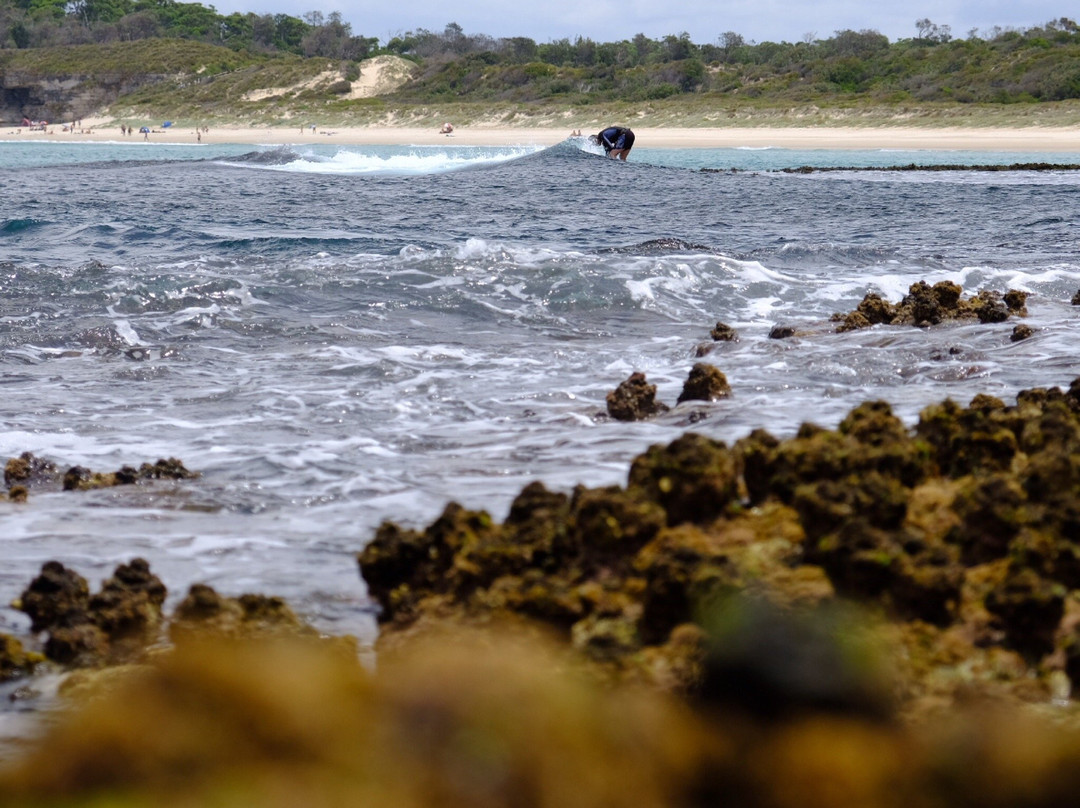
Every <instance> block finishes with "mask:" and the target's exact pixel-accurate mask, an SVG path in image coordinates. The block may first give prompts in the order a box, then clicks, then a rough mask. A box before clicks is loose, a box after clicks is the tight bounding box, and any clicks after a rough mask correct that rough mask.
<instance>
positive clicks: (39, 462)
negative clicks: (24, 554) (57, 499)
mask: <svg viewBox="0 0 1080 808" xmlns="http://www.w3.org/2000/svg"><path fill="white" fill-rule="evenodd" d="M198 476H199V473H198V472H196V471H189V470H188V469H187V467H186V466H184V463H183V461H180V460H177V459H176V458H175V457H170V458H168V459H159V460H158V461H157V462H155V463H143V464H142V465H141V466H139V467H138V468H135V467H134V466H121V467H120V468H119V469H117V470H116V471H109V472H96V471H91V470H90V469H88V468H84V467H83V466H71V467H69V468H68V469H67V470H66V471H64V472H62V473H61V472H60V471H59V469H58V467H57V466H56V464H55V463H53V462H52V461H51V460H46V459H44V458H41V457H38V456H36V455H35V454H33V453H32V452H23V453H22V454H21V455H19V456H18V457H13V458H11V459H9V460H8V461H7V463H6V464H5V465H4V484H5V485H6V486H7V488H8V499H10V500H12V501H15V502H25V501H26V500H27V498H28V496H29V491H30V490H31V489H42V490H56V489H58V488H62V489H63V490H64V491H89V490H92V489H95V488H111V487H113V486H119V485H135V484H136V483H139V482H144V481H149V480H191V479H195V478H197V477H198Z"/></svg>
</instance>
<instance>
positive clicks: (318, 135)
mask: <svg viewBox="0 0 1080 808" xmlns="http://www.w3.org/2000/svg"><path fill="white" fill-rule="evenodd" d="M570 131H571V130H570V129H569V128H559V129H552V128H535V129H534V128H528V127H514V128H472V127H458V128H456V129H455V130H454V132H453V133H452V134H451V135H443V134H440V133H439V132H438V130H436V129H434V128H431V129H419V128H406V127H401V128H398V127H327V128H326V129H321V128H317V129H316V131H315V132H314V133H313V132H312V131H311V130H310V129H305V130H304V131H303V132H301V130H300V128H299V127H276V128H266V127H263V128H244V127H239V126H237V127H231V126H214V127H210V129H209V131H208V132H204V133H202V139H201V141H199V140H198V136H197V135H196V132H195V130H194V129H193V128H190V127H177V126H174V127H169V128H167V129H163V128H161V127H157V128H156V129H155V130H154V131H153V132H151V133H150V135H149V140H150V142H153V143H196V142H201V143H204V144H207V145H210V144H214V143H250V144H258V145H297V144H300V145H303V144H311V143H320V144H327V143H337V144H341V145H343V146H357V145H418V146H423V145H428V146H431V145H442V144H448V145H455V146H518V145H520V146H528V145H535V146H550V145H553V144H555V143H559V142H561V141H563V140H565V139H566V138H567V137H568V136H569V135H570ZM634 132H635V133H636V135H637V143H636V145H637V147H638V148H642V147H645V148H730V147H740V146H741V147H750V148H764V147H769V146H773V147H781V148H789V149H957V150H981V151H1015V152H1077V153H1080V128H1066V127H1025V128H1016V129H1001V128H974V127H972V128H963V127H951V128H950V127H942V128H919V127H891V128H854V127H853V128H827V127H804V128H797V127H792V128H751V127H747V128H650V127H635V128H634ZM585 134H589V132H588V131H586V132H585ZM0 138H2V139H3V140H7V141H11V140H15V139H20V140H61V141H64V140H70V141H102V142H104V141H124V142H142V141H143V135H141V134H139V133H138V132H136V133H133V134H131V135H126V136H125V135H121V134H120V127H119V126H114V125H107V126H106V125H103V124H101V122H99V121H84V122H83V127H82V129H80V130H76V131H75V132H70V131H69V132H65V131H63V127H62V126H61V125H51V126H49V127H48V128H47V129H46V131H44V132H43V131H40V130H36V131H31V130H29V129H25V128H17V127H7V128H4V129H3V130H0Z"/></svg>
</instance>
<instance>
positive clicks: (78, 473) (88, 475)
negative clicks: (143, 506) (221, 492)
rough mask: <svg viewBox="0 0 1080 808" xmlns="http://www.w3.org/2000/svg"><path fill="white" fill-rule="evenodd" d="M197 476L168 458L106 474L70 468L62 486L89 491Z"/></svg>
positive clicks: (173, 459) (76, 467)
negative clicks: (143, 481)
mask: <svg viewBox="0 0 1080 808" xmlns="http://www.w3.org/2000/svg"><path fill="white" fill-rule="evenodd" d="M198 476H199V474H198V472H193V471H188V470H187V468H185V466H184V464H183V463H182V462H181V461H179V460H177V459H176V458H174V457H170V458H169V459H168V460H158V461H157V462H156V463H153V464H150V463H143V464H142V465H141V466H140V467H139V468H137V469H136V468H134V467H133V466H121V467H120V468H119V469H117V470H116V471H113V472H106V473H101V472H94V471H91V470H90V469H88V468H84V467H82V466H72V467H71V468H69V469H68V470H67V471H66V472H65V473H64V481H63V485H64V490H65V491H91V490H93V489H96V488H111V487H113V486H118V485H134V484H135V483H137V482H139V481H140V480H160V479H169V480H190V479H195V478H197V477H198Z"/></svg>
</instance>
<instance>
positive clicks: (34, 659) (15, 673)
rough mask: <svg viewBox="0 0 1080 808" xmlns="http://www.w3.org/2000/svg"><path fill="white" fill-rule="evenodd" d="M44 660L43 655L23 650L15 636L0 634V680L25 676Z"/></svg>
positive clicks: (4, 680)
mask: <svg viewBox="0 0 1080 808" xmlns="http://www.w3.org/2000/svg"><path fill="white" fill-rule="evenodd" d="M44 661H45V657H44V656H42V655H41V654H39V653H37V652H34V651H27V650H25V649H24V648H23V644H22V643H21V642H19V640H18V639H16V638H15V637H12V636H11V635H10V634H0V682H6V681H8V680H10V679H17V678H19V677H21V676H26V675H28V674H30V673H31V672H32V671H33V670H34V668H35V667H36V666H37V665H39V664H40V663H42V662H44Z"/></svg>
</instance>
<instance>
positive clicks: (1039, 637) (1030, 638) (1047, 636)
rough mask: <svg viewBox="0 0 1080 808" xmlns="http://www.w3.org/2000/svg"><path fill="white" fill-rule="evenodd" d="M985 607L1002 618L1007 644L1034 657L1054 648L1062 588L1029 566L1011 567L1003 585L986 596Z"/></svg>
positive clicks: (1060, 610)
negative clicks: (1025, 567)
mask: <svg viewBox="0 0 1080 808" xmlns="http://www.w3.org/2000/svg"><path fill="white" fill-rule="evenodd" d="M986 608H987V610H989V611H990V612H991V613H992V614H994V615H996V616H997V617H998V618H1000V620H1001V621H1002V624H1003V626H1004V629H1005V637H1006V642H1007V643H1008V645H1009V646H1010V647H1012V648H1015V649H1016V650H1018V651H1020V652H1022V653H1023V654H1025V655H1027V656H1029V657H1033V658H1036V659H1037V658H1038V657H1041V656H1043V655H1044V654H1048V653H1050V652H1051V651H1052V650H1053V649H1054V635H1055V633H1056V632H1057V628H1058V624H1059V623H1060V622H1061V618H1062V616H1063V615H1064V613H1065V588H1064V587H1063V586H1061V585H1060V584H1055V583H1053V582H1051V581H1046V580H1044V579H1042V578H1040V577H1039V576H1038V574H1037V573H1035V572H1033V571H1032V570H1030V569H1022V568H1012V569H1011V570H1010V572H1009V575H1008V577H1007V578H1006V579H1005V581H1004V582H1003V583H1002V585H1001V586H1000V587H998V588H996V589H994V590H993V591H991V592H990V594H989V595H987V596H986Z"/></svg>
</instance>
